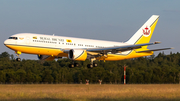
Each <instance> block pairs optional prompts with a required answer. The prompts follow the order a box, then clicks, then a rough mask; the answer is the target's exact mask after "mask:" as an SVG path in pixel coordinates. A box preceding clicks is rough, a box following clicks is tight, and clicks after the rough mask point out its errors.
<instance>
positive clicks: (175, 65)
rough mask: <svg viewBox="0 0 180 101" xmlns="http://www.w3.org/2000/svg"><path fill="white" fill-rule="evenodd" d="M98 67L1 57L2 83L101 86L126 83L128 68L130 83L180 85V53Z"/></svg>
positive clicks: (105, 64) (160, 54)
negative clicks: (72, 65)
mask: <svg viewBox="0 0 180 101" xmlns="http://www.w3.org/2000/svg"><path fill="white" fill-rule="evenodd" d="M96 62H97V63H98V67H94V68H87V67H86V66H87V64H89V63H90V61H89V60H86V61H78V63H79V65H80V66H79V67H75V68H69V67H68V65H69V64H70V63H71V60H69V59H67V58H65V59H60V60H54V61H40V60H25V59H23V60H22V61H21V62H17V61H16V60H15V59H14V55H10V54H9V53H7V52H3V53H1V54H0V83H2V84H9V83H12V84H14V83H38V84H39V83H67V84H68V83H76V84H78V83H80V82H82V83H85V80H86V79H87V80H89V83H90V84H91V83H93V84H94V83H98V82H99V81H98V80H102V84H103V83H104V84H123V81H124V68H123V66H124V65H126V66H127V68H126V82H127V84H155V83H158V84H159V83H160V84H161V83H179V82H180V53H178V52H177V53H170V54H169V55H165V54H164V53H163V52H162V53H159V54H158V55H157V56H155V55H152V56H149V57H140V58H135V59H129V60H121V61H106V62H104V61H96Z"/></svg>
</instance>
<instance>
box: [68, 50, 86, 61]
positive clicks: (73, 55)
mask: <svg viewBox="0 0 180 101" xmlns="http://www.w3.org/2000/svg"><path fill="white" fill-rule="evenodd" d="M68 57H69V59H72V60H79V61H85V60H86V59H87V52H86V50H76V49H71V50H69V53H68Z"/></svg>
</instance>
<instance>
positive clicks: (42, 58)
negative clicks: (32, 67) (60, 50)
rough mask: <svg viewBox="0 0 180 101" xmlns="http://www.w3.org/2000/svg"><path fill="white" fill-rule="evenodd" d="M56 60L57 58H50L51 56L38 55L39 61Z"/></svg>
mask: <svg viewBox="0 0 180 101" xmlns="http://www.w3.org/2000/svg"><path fill="white" fill-rule="evenodd" d="M54 58H55V57H53V56H49V55H38V59H39V60H48V61H52V60H54Z"/></svg>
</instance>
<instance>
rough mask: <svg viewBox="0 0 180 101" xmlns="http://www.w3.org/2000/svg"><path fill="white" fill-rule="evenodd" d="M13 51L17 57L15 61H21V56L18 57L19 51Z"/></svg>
mask: <svg viewBox="0 0 180 101" xmlns="http://www.w3.org/2000/svg"><path fill="white" fill-rule="evenodd" d="M15 53H16V56H17V57H18V58H16V61H21V58H20V57H19V55H21V52H20V51H16V52H15Z"/></svg>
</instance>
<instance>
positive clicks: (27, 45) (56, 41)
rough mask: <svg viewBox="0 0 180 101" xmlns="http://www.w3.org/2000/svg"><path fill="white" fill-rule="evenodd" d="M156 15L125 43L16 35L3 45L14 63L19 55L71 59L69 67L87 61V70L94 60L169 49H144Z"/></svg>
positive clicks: (51, 36) (95, 65)
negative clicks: (11, 52) (15, 57)
mask: <svg viewBox="0 0 180 101" xmlns="http://www.w3.org/2000/svg"><path fill="white" fill-rule="evenodd" d="M158 20H159V15H152V16H151V17H150V18H149V19H148V20H147V21H146V22H145V23H144V25H143V26H142V27H141V28H140V29H139V30H138V31H137V32H136V33H135V34H134V35H133V36H132V37H131V38H130V39H129V40H128V41H126V42H114V41H104V40H94V39H84V38H74V37H65V36H55V35H43V34H34V33H19V34H15V35H12V36H10V37H9V38H8V39H7V40H5V41H4V45H5V46H6V47H8V48H10V49H12V50H14V51H15V53H16V54H17V57H18V58H17V59H16V60H17V61H21V59H20V57H19V55H20V54H21V53H27V54H36V55H37V56H38V58H39V59H40V60H54V59H56V58H62V57H67V58H69V59H71V60H72V63H71V64H69V67H70V68H73V67H78V66H79V64H78V63H75V62H74V61H85V60H86V59H89V60H90V62H91V63H90V64H88V66H87V67H88V68H93V67H97V66H98V64H97V63H95V62H94V61H95V60H103V61H116V60H124V59H131V58H137V57H143V56H149V55H153V52H154V51H160V50H167V49H172V48H161V49H148V48H147V47H148V46H149V45H154V44H159V43H160V42H158V41H157V42H150V39H151V36H152V34H153V32H154V29H155V27H156V24H157V22H158Z"/></svg>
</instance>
